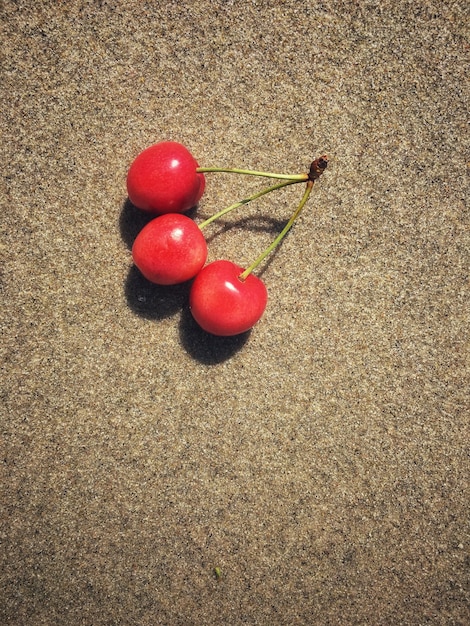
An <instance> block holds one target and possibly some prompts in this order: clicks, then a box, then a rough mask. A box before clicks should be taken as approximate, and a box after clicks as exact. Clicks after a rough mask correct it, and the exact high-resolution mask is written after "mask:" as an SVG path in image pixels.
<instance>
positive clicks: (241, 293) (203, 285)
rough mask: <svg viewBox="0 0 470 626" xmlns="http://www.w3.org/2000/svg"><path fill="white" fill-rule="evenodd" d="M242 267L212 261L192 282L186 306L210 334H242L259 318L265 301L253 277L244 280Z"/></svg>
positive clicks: (260, 285)
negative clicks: (241, 278)
mask: <svg viewBox="0 0 470 626" xmlns="http://www.w3.org/2000/svg"><path fill="white" fill-rule="evenodd" d="M242 272H243V268H241V267H239V266H238V265H236V264H235V263H232V262H231V261H214V262H213V263H209V265H206V267H204V268H203V269H202V270H201V271H200V272H199V274H198V275H197V276H196V278H195V279H194V282H193V284H192V287H191V292H190V294H189V306H190V309H191V313H192V315H193V317H194V319H195V320H196V322H197V323H198V324H199V325H200V326H201V327H202V328H203V329H204V330H206V331H207V332H209V333H212V334H213V335H221V336H225V337H228V336H231V335H238V334H240V333H244V332H245V331H247V330H249V329H250V328H252V326H254V324H256V322H257V321H258V320H259V319H260V317H261V316H262V315H263V312H264V310H265V308H266V304H267V301H268V292H267V289H266V287H265V285H264V283H263V282H262V281H261V280H260V279H259V278H258V277H257V276H255V275H254V274H249V276H247V278H246V279H245V280H243V281H242V280H240V278H239V276H240V274H241V273H242Z"/></svg>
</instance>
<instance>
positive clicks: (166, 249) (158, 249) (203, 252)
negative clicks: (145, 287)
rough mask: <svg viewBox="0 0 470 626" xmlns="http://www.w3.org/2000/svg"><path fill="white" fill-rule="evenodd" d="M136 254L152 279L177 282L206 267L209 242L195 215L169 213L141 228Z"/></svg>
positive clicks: (146, 276)
mask: <svg viewBox="0 0 470 626" xmlns="http://www.w3.org/2000/svg"><path fill="white" fill-rule="evenodd" d="M132 258H133V260H134V263H135V264H136V266H137V267H138V268H139V270H140V271H141V272H142V274H143V275H144V276H145V278H147V279H148V280H150V281H151V282H152V283H157V284H158V285H176V284H177V283H182V282H184V281H186V280H189V279H190V278H193V277H194V276H195V275H196V274H197V273H198V272H199V270H200V269H201V268H202V267H203V265H204V263H205V262H206V258H207V244H206V240H205V239H204V235H203V234H202V232H201V230H200V229H199V227H198V226H197V224H196V223H195V222H193V220H192V219H190V218H189V217H187V216H186V215H181V214H179V213H167V214H166V215H161V216H160V217H157V218H155V219H154V220H152V221H151V222H149V223H148V224H147V225H146V226H144V228H143V229H142V230H141V231H140V233H139V234H138V235H137V237H136V239H135V241H134V245H133V246H132Z"/></svg>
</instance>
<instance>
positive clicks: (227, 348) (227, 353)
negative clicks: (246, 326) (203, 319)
mask: <svg viewBox="0 0 470 626" xmlns="http://www.w3.org/2000/svg"><path fill="white" fill-rule="evenodd" d="M179 331H180V340H181V343H182V345H183V346H184V348H185V349H186V351H187V352H188V354H190V355H191V356H192V357H193V359H195V360H197V361H199V362H200V363H203V364H204V365H217V364H218V363H222V362H223V361H227V359H230V358H231V357H232V356H233V355H234V354H235V353H236V352H238V351H239V350H241V349H242V348H243V346H244V345H245V343H246V342H247V341H248V338H249V336H250V333H251V331H250V330H249V331H247V332H246V333H242V334H240V335H234V336H233V337H217V336H216V335H211V334H210V333H207V332H206V331H205V330H203V329H202V328H201V327H200V326H199V325H198V324H197V323H196V321H195V320H194V318H193V316H192V315H191V311H190V310H189V306H188V305H186V306H185V307H184V308H183V310H182V312H181V318H180V327H179Z"/></svg>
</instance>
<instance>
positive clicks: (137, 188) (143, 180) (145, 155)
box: [127, 141, 206, 215]
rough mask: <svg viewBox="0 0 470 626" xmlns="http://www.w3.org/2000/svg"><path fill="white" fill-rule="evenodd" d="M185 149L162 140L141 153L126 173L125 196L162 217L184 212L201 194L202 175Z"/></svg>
mask: <svg viewBox="0 0 470 626" xmlns="http://www.w3.org/2000/svg"><path fill="white" fill-rule="evenodd" d="M197 168H198V164H197V162H196V160H195V158H194V157H193V155H192V154H191V153H190V152H189V150H188V149H187V148H185V146H183V145H182V144H180V143H177V142H176V141H162V142H160V143H157V144H154V145H153V146H150V147H149V148H147V149H146V150H144V151H143V152H141V153H140V154H139V155H138V156H137V157H136V158H135V160H134V161H133V163H132V164H131V166H130V168H129V172H128V174H127V193H128V195H129V200H130V201H131V202H132V204H133V205H134V206H136V207H137V208H139V209H142V210H143V211H148V212H149V213H154V214H155V215H163V214H164V213H184V212H185V211H188V210H189V209H190V208H192V207H193V206H195V205H196V204H197V203H198V202H199V200H200V199H201V196H202V194H203V193H204V188H205V184H206V180H205V178H204V174H202V173H200V172H197V171H196V170H197Z"/></svg>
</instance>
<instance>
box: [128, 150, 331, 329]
mask: <svg viewBox="0 0 470 626" xmlns="http://www.w3.org/2000/svg"><path fill="white" fill-rule="evenodd" d="M327 165H328V158H327V157H326V156H325V155H324V156H320V157H318V158H316V159H315V160H314V161H313V162H312V163H311V165H310V168H309V171H308V172H306V173H301V174H279V173H274V172H264V171H257V170H246V169H240V168H225V167H200V166H199V163H198V161H197V160H196V159H195V158H194V157H193V155H192V154H191V152H190V151H189V150H188V149H187V148H186V147H185V146H183V145H182V144H181V143H178V142H176V141H162V142H159V143H156V144H154V145H152V146H150V147H148V148H146V149H145V150H143V151H142V152H141V153H140V154H138V155H137V157H136V158H135V159H134V161H133V162H132V164H131V166H130V168H129V171H128V174H127V193H128V196H129V200H130V201H131V203H132V204H133V205H134V206H135V207H136V208H138V209H140V210H141V211H144V212H145V213H147V214H149V215H150V216H152V219H151V220H150V222H148V223H147V224H146V226H144V227H143V228H142V230H141V231H140V232H139V233H138V235H137V237H136V239H135V241H134V244H133V246H132V259H133V262H134V264H135V266H136V267H137V268H138V269H139V271H140V272H141V273H142V275H143V276H144V277H145V278H146V279H147V280H149V281H151V282H153V283H155V284H158V285H176V284H178V283H183V282H186V281H192V283H191V286H190V291H189V308H190V311H191V314H192V316H193V318H194V319H195V321H196V322H197V324H198V325H199V326H200V327H201V328H202V329H203V330H204V331H206V332H208V333H210V334H212V335H218V336H225V337H227V336H233V335H239V334H241V333H245V332H246V331H248V330H250V329H251V328H253V326H254V325H255V324H256V323H257V322H258V321H259V320H260V319H261V317H262V315H263V313H264V311H265V309H266V306H267V302H268V292H267V289H266V286H265V284H264V283H263V281H262V280H261V279H260V278H259V277H258V276H256V274H255V273H254V272H255V270H256V269H257V268H258V267H259V265H260V264H261V263H262V262H263V261H264V259H265V258H266V257H267V256H268V255H269V254H270V253H271V252H273V250H275V249H276V248H277V246H278V245H279V244H280V243H281V241H282V240H283V239H284V237H285V236H286V235H287V233H288V232H289V231H290V229H291V228H292V226H293V225H294V223H295V221H296V220H297V219H298V217H299V215H300V214H301V212H302V210H303V208H304V206H305V204H306V202H307V200H308V199H309V197H310V194H311V191H312V188H313V185H314V183H315V182H316V181H317V180H318V178H319V177H320V176H321V174H323V172H324V171H325V169H326V167H327ZM217 172H223V173H229V174H237V175H242V176H255V177H259V178H268V179H271V180H272V181H277V182H275V183H274V184H271V185H270V186H268V187H264V188H262V189H261V190H260V191H258V192H256V193H254V194H252V195H251V196H249V197H247V198H244V199H242V200H238V201H236V202H234V203H233V204H231V205H230V206H228V207H226V208H224V209H222V210H220V211H218V212H217V213H215V214H214V215H212V216H211V217H209V218H207V219H205V220H204V221H202V222H201V223H200V224H197V223H196V222H195V221H194V220H193V219H192V218H191V217H189V216H188V215H187V212H188V211H189V210H190V209H193V208H195V207H196V206H197V204H198V203H199V201H200V200H201V198H202V196H203V194H204V191H205V187H206V179H205V175H206V174H212V173H217ZM301 183H303V184H304V191H303V194H302V196H301V199H300V202H299V204H298V205H297V207H296V208H295V210H294V211H293V213H292V215H291V217H290V219H289V220H288V222H287V223H286V225H285V226H284V228H283V229H282V230H281V231H280V232H279V234H278V235H277V236H276V237H275V238H274V240H273V241H272V242H271V244H270V245H269V246H268V247H267V248H266V249H265V250H263V251H262V252H261V253H260V254H259V255H258V257H257V258H256V259H255V260H254V261H253V262H252V263H251V264H250V265H249V266H248V267H246V268H243V267H241V266H239V265H238V264H237V263H236V262H233V261H231V260H226V259H221V260H217V261H213V262H211V263H209V264H207V265H206V261H207V256H208V250H207V243H206V238H205V236H204V231H205V230H206V228H208V227H209V226H210V224H212V222H214V221H216V220H217V219H219V218H221V217H222V216H224V215H226V214H227V213H229V212H231V211H234V210H236V209H239V208H240V207H242V206H244V205H246V204H248V203H249V202H252V201H254V200H256V199H258V198H261V197H262V196H265V195H267V194H269V193H272V192H274V191H277V190H279V189H282V188H284V187H288V186H290V185H295V184H301Z"/></svg>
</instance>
